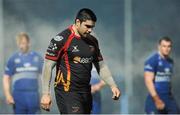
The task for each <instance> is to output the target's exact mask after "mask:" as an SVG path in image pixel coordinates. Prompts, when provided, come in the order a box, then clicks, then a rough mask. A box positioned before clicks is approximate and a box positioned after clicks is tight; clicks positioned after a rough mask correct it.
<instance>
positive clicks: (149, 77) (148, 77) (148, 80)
mask: <svg viewBox="0 0 180 115" xmlns="http://www.w3.org/2000/svg"><path fill="white" fill-rule="evenodd" d="M153 80H154V73H153V72H149V71H145V72H144V81H145V84H146V87H147V89H148V91H149V93H150V95H151V97H152V98H153V100H154V102H155V105H156V108H157V109H158V110H162V109H164V107H165V104H164V102H163V101H162V100H161V99H160V97H159V96H158V94H157V92H156V89H155V86H154V83H153Z"/></svg>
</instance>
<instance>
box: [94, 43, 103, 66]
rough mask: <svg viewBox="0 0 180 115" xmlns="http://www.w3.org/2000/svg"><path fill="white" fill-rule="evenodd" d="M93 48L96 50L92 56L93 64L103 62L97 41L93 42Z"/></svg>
mask: <svg viewBox="0 0 180 115" xmlns="http://www.w3.org/2000/svg"><path fill="white" fill-rule="evenodd" d="M95 48H96V50H95V55H94V62H100V61H102V60H103V57H102V54H101V51H100V48H99V44H98V41H97V40H96V41H95Z"/></svg>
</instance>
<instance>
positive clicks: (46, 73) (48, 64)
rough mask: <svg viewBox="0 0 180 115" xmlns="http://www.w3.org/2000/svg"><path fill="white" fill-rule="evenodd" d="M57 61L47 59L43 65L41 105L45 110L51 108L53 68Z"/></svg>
mask: <svg viewBox="0 0 180 115" xmlns="http://www.w3.org/2000/svg"><path fill="white" fill-rule="evenodd" d="M55 65H56V62H55V61H52V60H48V59H45V60H44V65H43V73H42V93H43V94H42V98H41V107H42V108H43V109H45V110H47V111H48V110H49V108H50V105H51V95H50V84H51V78H52V70H53V68H54V67H55Z"/></svg>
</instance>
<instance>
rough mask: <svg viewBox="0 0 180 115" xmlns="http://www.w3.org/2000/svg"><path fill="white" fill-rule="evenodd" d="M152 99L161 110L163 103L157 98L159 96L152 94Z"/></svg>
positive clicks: (163, 106)
mask: <svg viewBox="0 0 180 115" xmlns="http://www.w3.org/2000/svg"><path fill="white" fill-rule="evenodd" d="M153 100H154V103H155V106H156V108H157V109H158V110H163V109H164V108H165V104H164V102H163V101H162V100H161V99H160V98H159V96H157V95H156V96H154V97H153Z"/></svg>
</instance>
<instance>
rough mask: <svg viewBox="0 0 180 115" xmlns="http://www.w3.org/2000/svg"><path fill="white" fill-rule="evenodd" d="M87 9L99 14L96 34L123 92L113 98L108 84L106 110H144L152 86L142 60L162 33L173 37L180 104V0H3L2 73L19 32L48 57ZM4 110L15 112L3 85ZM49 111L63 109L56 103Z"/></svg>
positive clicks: (0, 100) (0, 18) (0, 95)
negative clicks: (53, 42)
mask: <svg viewBox="0 0 180 115" xmlns="http://www.w3.org/2000/svg"><path fill="white" fill-rule="evenodd" d="M84 7H87V8H90V9H92V10H93V11H94V12H95V13H96V15H97V19H98V20H97V23H96V27H95V29H94V32H95V34H96V36H97V38H98V40H99V44H100V48H101V52H102V54H103V56H104V58H105V60H106V62H107V64H108V66H109V68H110V70H111V71H112V74H113V77H114V78H115V80H116V82H117V83H118V85H119V87H120V89H121V91H122V96H121V98H120V100H119V101H114V100H112V99H111V96H112V95H111V91H110V89H109V87H107V86H106V87H104V88H103V89H102V90H101V94H102V104H103V105H102V113H107V114H108V113H117V114H118V113H136V114H138V113H144V101H145V98H146V95H147V90H146V87H145V84H144V79H143V64H144V60H145V59H146V58H147V57H148V56H149V55H150V54H151V53H153V52H155V51H156V47H157V41H158V39H159V38H160V37H162V36H169V37H171V38H172V40H173V52H172V57H173V58H174V61H175V68H174V73H175V74H174V76H173V79H172V86H173V93H174V94H175V98H176V100H177V103H178V105H180V90H179V88H178V82H179V80H180V71H178V70H180V52H179V48H180V45H179V43H180V39H179V36H180V32H179V31H180V23H179V21H180V1H179V0H99V1H97V0H0V53H1V59H0V62H1V63H0V75H1V76H3V73H4V68H5V64H6V62H7V60H8V58H9V57H10V56H11V55H12V54H13V53H14V52H15V51H17V47H16V41H15V36H16V35H17V34H18V33H19V32H22V31H23V32H27V33H28V34H29V36H30V38H31V49H32V50H35V51H37V52H39V53H40V54H41V55H42V56H44V53H45V51H46V48H47V46H48V44H49V42H50V39H51V38H52V37H54V36H55V35H56V34H57V33H59V32H61V31H62V30H64V29H65V28H67V27H68V26H69V25H71V24H73V23H74V17H75V15H76V13H77V11H78V10H79V9H81V8H84ZM0 81H2V77H0ZM52 92H53V88H52ZM53 100H55V99H54V96H53ZM0 113H12V107H11V106H10V105H7V104H6V103H5V97H4V95H3V90H2V86H1V87H0ZM42 113H47V112H45V111H42ZM49 113H59V112H58V109H57V107H56V102H55V101H54V102H53V105H52V108H51V111H50V112H49Z"/></svg>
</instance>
